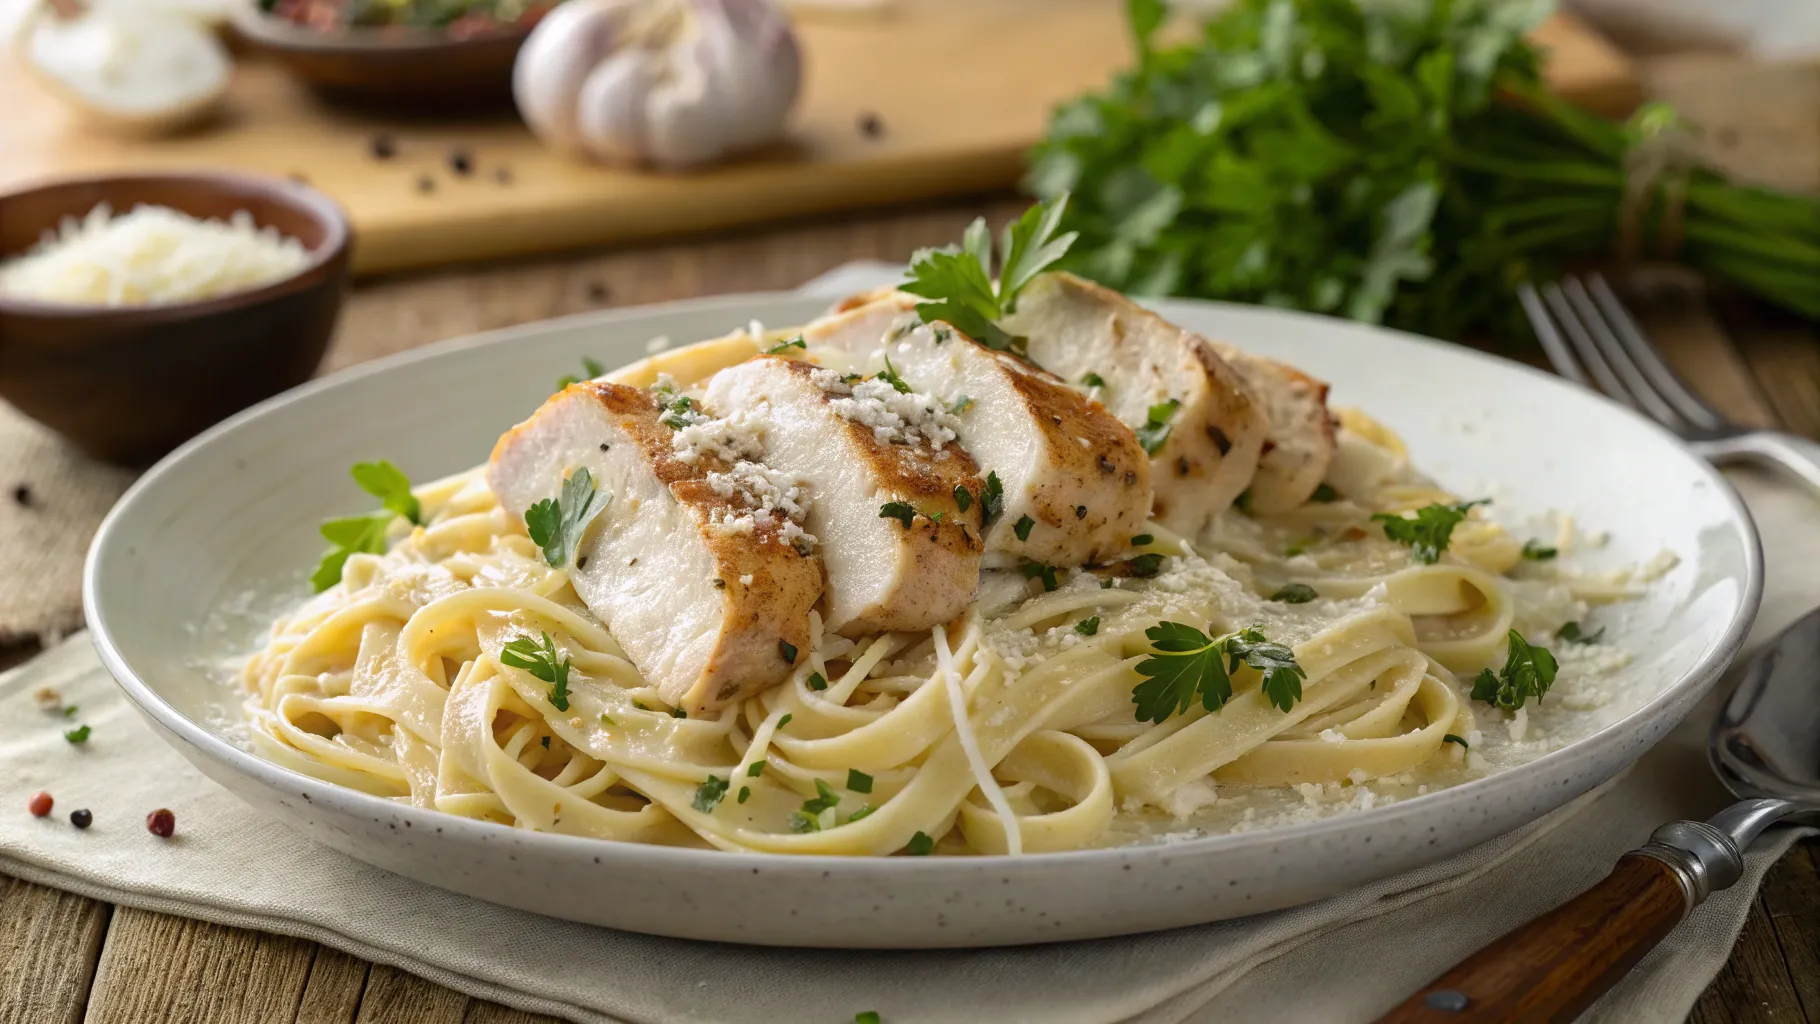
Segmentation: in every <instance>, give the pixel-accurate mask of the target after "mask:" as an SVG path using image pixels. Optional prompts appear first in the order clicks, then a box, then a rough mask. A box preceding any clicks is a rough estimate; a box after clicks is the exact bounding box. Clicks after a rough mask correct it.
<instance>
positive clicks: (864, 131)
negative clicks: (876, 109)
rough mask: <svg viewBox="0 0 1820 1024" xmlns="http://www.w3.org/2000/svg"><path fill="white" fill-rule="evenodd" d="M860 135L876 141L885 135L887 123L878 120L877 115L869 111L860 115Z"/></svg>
mask: <svg viewBox="0 0 1820 1024" xmlns="http://www.w3.org/2000/svg"><path fill="white" fill-rule="evenodd" d="M859 133H860V134H861V135H864V136H865V137H866V138H868V139H876V138H878V137H879V136H880V135H883V134H885V123H884V122H883V121H880V120H879V119H878V115H877V114H874V113H872V112H871V111H867V112H865V113H863V114H861V115H859Z"/></svg>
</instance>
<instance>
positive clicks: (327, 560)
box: [310, 459, 423, 592]
mask: <svg viewBox="0 0 1820 1024" xmlns="http://www.w3.org/2000/svg"><path fill="white" fill-rule="evenodd" d="M349 472H350V473H351V474H352V475H353V477H354V482H355V483H356V484H359V485H360V489H361V490H363V491H365V492H367V493H368V494H371V495H372V496H373V497H375V498H378V499H379V502H380V504H381V505H382V506H383V507H382V508H381V509H380V510H379V511H377V512H368V513H367V514H365V515H359V516H343V517H341V518H339V519H330V520H328V521H327V522H324V523H323V524H322V526H321V527H319V532H321V534H322V538H323V539H324V540H326V541H328V542H329V543H330V544H332V545H334V547H331V548H330V549H329V550H328V551H326V552H324V553H323V556H322V561H321V562H319V563H317V566H316V571H315V572H313V573H311V574H310V585H311V586H312V587H315V588H316V590H317V591H318V592H321V591H324V590H327V589H329V588H330V587H332V586H334V585H335V584H337V583H340V582H341V570H342V567H343V566H345V565H347V561H348V557H349V556H351V555H354V554H369V555H380V554H384V553H385V548H386V543H385V541H386V531H387V530H389V529H390V528H391V526H392V520H394V519H396V518H398V517H399V516H403V517H405V518H406V519H408V520H410V521H411V523H412V525H415V526H421V525H423V506H422V505H420V504H419V503H418V501H417V497H416V495H413V494H412V493H411V481H410V479H409V478H407V477H406V476H405V475H404V473H403V472H402V471H400V470H399V468H398V467H397V466H394V465H392V464H391V463H390V462H387V461H385V460H384V459H381V460H379V461H378V462H357V463H355V464H354V468H353V469H352V470H350V471H349Z"/></svg>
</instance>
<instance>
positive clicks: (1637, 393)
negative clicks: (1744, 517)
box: [1517, 274, 1820, 490]
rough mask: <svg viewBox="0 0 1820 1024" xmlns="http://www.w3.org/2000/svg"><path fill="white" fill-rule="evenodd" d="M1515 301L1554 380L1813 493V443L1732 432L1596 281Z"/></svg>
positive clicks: (1714, 458)
mask: <svg viewBox="0 0 1820 1024" xmlns="http://www.w3.org/2000/svg"><path fill="white" fill-rule="evenodd" d="M1517 297H1518V299H1519V300H1520V301H1521V302H1522V303H1523V312H1524V313H1525V314H1526V315H1527V316H1528V317H1529V322H1530V324H1531V326H1533V327H1534V328H1535V329H1536V337H1537V338H1538V339H1540V340H1541V342H1542V350H1543V351H1544V352H1546V353H1548V361H1549V362H1550V363H1553V364H1554V367H1555V372H1557V373H1559V374H1560V375H1561V376H1563V377H1566V378H1567V379H1568V380H1571V381H1573V382H1574V383H1576V384H1579V385H1581V386H1583V387H1587V388H1591V389H1593V390H1595V391H1601V392H1604V393H1605V395H1606V396H1607V397H1609V398H1611V399H1613V400H1615V401H1618V402H1622V403H1623V404H1625V405H1628V406H1630V407H1631V408H1632V409H1635V410H1636V411H1638V412H1640V413H1642V414H1643V415H1645V416H1648V417H1649V418H1650V419H1652V420H1655V421H1656V422H1657V423H1660V424H1662V425H1663V426H1664V427H1667V428H1668V429H1669V430H1671V431H1673V432H1674V433H1675V434H1677V435H1679V436H1680V437H1681V439H1682V440H1683V441H1686V442H1687V446H1688V447H1689V448H1691V449H1693V451H1694V452H1695V454H1697V455H1700V456H1701V457H1703V458H1705V459H1706V460H1708V461H1709V462H1713V463H1717V464H1721V465H1723V464H1725V463H1730V462H1754V463H1758V464H1760V465H1767V466H1773V467H1776V468H1780V469H1782V470H1785V471H1787V472H1789V473H1791V474H1793V475H1794V476H1796V477H1799V478H1800V479H1801V480H1803V481H1805V482H1806V483H1807V484H1808V485H1809V486H1810V487H1813V488H1814V489H1815V490H1820V444H1816V443H1815V442H1813V441H1810V440H1808V439H1807V438H1804V437H1796V436H1795V435H1793V434H1786V433H1783V432H1782V431H1779V430H1752V429H1749V428H1747V427H1740V426H1738V425H1737V424H1735V423H1733V422H1731V421H1730V420H1728V419H1726V418H1725V417H1724V416H1722V415H1720V414H1719V412H1718V411H1717V410H1715V409H1713V408H1712V407H1711V406H1709V405H1707V404H1706V403H1705V402H1703V401H1701V400H1700V398H1699V397H1698V396H1697V395H1695V394H1694V393H1693V392H1692V391H1691V390H1689V389H1688V387H1687V385H1686V384H1685V383H1683V382H1682V380H1681V378H1680V377H1678V376H1676V375H1675V371H1673V370H1671V369H1669V366H1668V363H1666V362H1664V361H1663V359H1662V357H1661V355H1659V354H1658V353H1657V352H1656V349H1655V346H1653V345H1651V344H1650V342H1649V339H1648V338H1647V337H1645V336H1644V334H1643V330H1642V328H1640V327H1638V326H1637V321H1636V320H1635V319H1634V318H1633V317H1632V316H1631V315H1630V311H1629V310H1627V309H1625V308H1624V304H1623V303H1622V302H1619V301H1618V296H1617V295H1616V294H1615V293H1613V292H1612V290H1611V286H1610V285H1608V284H1606V283H1605V278H1604V277H1602V276H1600V275H1598V274H1594V275H1592V276H1591V277H1589V278H1587V280H1586V281H1585V282H1582V281H1581V280H1580V279H1579V278H1577V277H1567V278H1565V279H1563V280H1562V281H1561V283H1560V284H1547V285H1543V286H1542V288H1541V289H1540V290H1539V291H1538V290H1537V289H1536V288H1533V287H1531V286H1530V285H1527V284H1524V285H1522V286H1520V287H1519V288H1518V289H1517Z"/></svg>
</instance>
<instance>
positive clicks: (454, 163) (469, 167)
mask: <svg viewBox="0 0 1820 1024" xmlns="http://www.w3.org/2000/svg"><path fill="white" fill-rule="evenodd" d="M449 170H451V171H454V172H455V173H456V174H459V175H461V176H462V177H464V178H465V177H467V176H468V175H470V174H473V173H474V158H473V157H471V156H469V155H468V151H467V150H465V149H456V150H451V151H450V152H449Z"/></svg>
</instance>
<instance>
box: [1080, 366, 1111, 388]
mask: <svg viewBox="0 0 1820 1024" xmlns="http://www.w3.org/2000/svg"><path fill="white" fill-rule="evenodd" d="M1081 383H1082V384H1085V385H1087V386H1088V387H1090V388H1103V387H1105V386H1106V378H1104V377H1102V376H1100V375H1099V374H1097V373H1094V372H1093V371H1092V370H1088V371H1087V373H1086V375H1085V376H1083V377H1082V378H1081Z"/></svg>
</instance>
